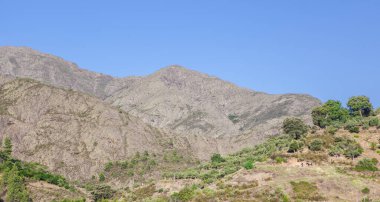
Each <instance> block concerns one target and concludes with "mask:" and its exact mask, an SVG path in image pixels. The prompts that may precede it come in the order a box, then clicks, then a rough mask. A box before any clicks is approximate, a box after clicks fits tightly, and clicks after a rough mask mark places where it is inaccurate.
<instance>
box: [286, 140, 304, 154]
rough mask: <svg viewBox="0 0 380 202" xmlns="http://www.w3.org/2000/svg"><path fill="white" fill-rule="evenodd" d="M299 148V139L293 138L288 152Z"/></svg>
mask: <svg viewBox="0 0 380 202" xmlns="http://www.w3.org/2000/svg"><path fill="white" fill-rule="evenodd" d="M299 149H301V143H300V142H299V141H296V140H293V141H292V142H291V143H290V145H289V149H288V152H290V153H294V152H297V151H298V150H299Z"/></svg>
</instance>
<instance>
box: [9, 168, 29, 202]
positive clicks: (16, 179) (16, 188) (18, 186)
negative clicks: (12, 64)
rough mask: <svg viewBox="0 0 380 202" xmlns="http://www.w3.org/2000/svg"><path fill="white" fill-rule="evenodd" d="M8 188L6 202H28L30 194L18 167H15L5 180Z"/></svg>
mask: <svg viewBox="0 0 380 202" xmlns="http://www.w3.org/2000/svg"><path fill="white" fill-rule="evenodd" d="M4 180H5V181H6V186H7V196H6V199H7V200H6V201H19V202H28V201H29V194H28V192H27V190H26V188H25V185H24V178H23V177H22V176H21V175H20V174H19V171H18V169H17V166H15V165H14V166H13V167H12V169H11V170H10V171H9V172H8V174H7V178H6V179H4Z"/></svg>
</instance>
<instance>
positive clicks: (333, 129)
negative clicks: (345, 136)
mask: <svg viewBox="0 0 380 202" xmlns="http://www.w3.org/2000/svg"><path fill="white" fill-rule="evenodd" d="M338 130H339V129H338V128H336V127H335V126H327V128H326V132H327V133H328V134H330V135H335V133H336V132H337V131H338Z"/></svg>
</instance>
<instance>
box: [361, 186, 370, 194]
mask: <svg viewBox="0 0 380 202" xmlns="http://www.w3.org/2000/svg"><path fill="white" fill-rule="evenodd" d="M369 192H370V190H369V189H368V187H366V188H364V189H362V193H363V194H369Z"/></svg>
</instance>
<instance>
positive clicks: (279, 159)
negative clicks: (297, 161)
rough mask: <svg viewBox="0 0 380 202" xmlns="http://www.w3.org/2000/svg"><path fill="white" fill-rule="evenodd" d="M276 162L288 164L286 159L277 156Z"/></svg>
mask: <svg viewBox="0 0 380 202" xmlns="http://www.w3.org/2000/svg"><path fill="white" fill-rule="evenodd" d="M274 160H275V161H276V163H286V162H287V160H286V158H284V157H281V156H277V157H276V158H275V159H274Z"/></svg>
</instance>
